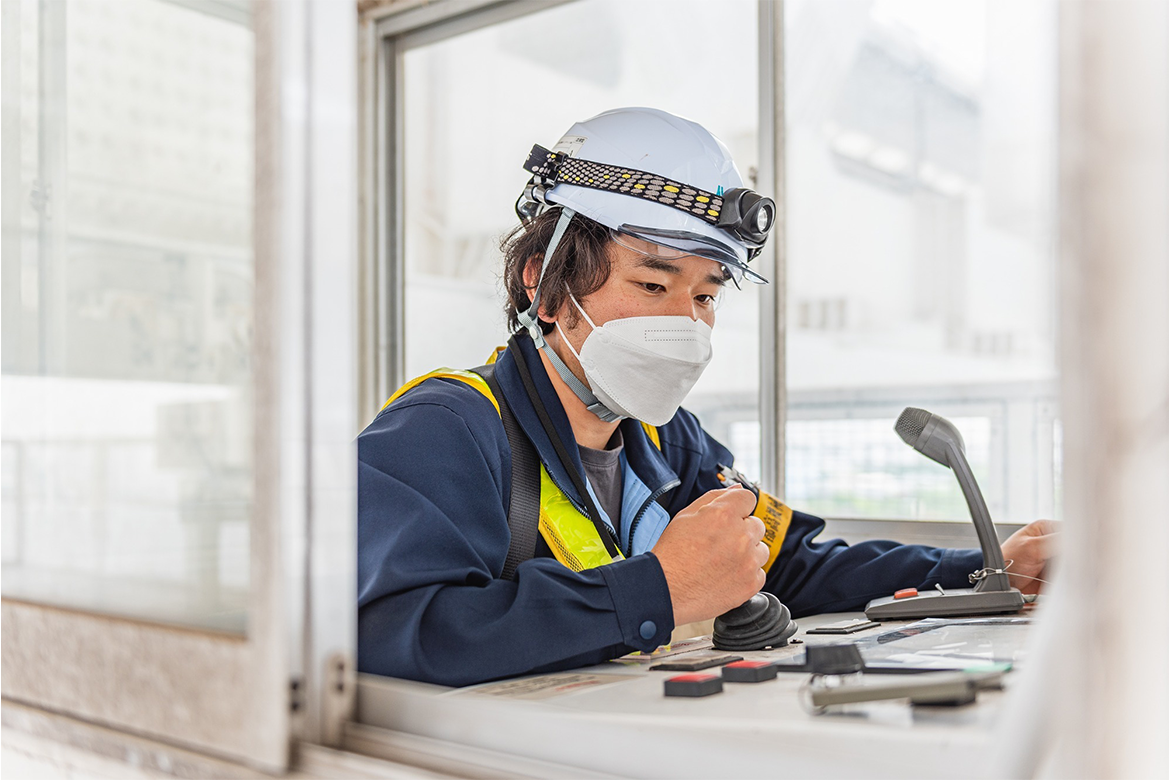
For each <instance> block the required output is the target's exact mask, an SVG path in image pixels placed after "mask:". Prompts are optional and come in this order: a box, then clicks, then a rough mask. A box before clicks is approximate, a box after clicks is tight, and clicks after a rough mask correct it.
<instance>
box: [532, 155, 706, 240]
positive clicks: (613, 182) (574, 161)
mask: <svg viewBox="0 0 1170 780" xmlns="http://www.w3.org/2000/svg"><path fill="white" fill-rule="evenodd" d="M524 169H525V170H526V171H529V172H531V173H533V174H534V175H536V176H539V177H541V178H544V179H549V180H551V181H554V182H556V183H558V184H572V185H575V186H577V187H588V188H589V189H594V190H606V191H607V192H617V193H621V194H622V195H630V196H632V197H635V198H643V199H645V200H652V201H654V202H655V203H661V204H663V205H666V206H670V207H672V208H676V209H679V210H680V211H685V212H686V213H688V214H691V215H693V216H695V217H698V218H699V219H701V220H703V221H704V222H707V223H709V224H711V225H718V224H719V214H720V213H721V212H722V210H723V193H722V192H719V193H714V192H707V191H706V190H701V189H699V188H698V187H692V186H691V185H689V184H685V183H683V182H678V181H674V180H673V179H668V178H666V177H665V176H659V175H658V174H656V173H649V172H647V171H639V170H637V169H636V168H624V167H622V166H620V165H607V164H606V163H599V162H593V161H592V160H581V159H578V158H576V157H570V156H569V155H567V154H562V153H560V152H550V151H549V150H548V149H545V148H544V147H543V146H541V145H539V144H537V145H535V146H533V147H532V151H531V152H530V153H529V155H528V160H527V161H526V162H525V163H524Z"/></svg>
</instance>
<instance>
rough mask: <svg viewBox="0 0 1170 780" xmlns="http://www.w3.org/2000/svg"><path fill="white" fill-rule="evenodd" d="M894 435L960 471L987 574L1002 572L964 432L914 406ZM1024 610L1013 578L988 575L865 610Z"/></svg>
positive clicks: (904, 613) (891, 614)
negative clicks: (968, 584) (966, 584)
mask: <svg viewBox="0 0 1170 780" xmlns="http://www.w3.org/2000/svg"><path fill="white" fill-rule="evenodd" d="M894 430H895V431H897V433H898V435H899V436H900V437H902V441H904V442H906V443H907V444H909V445H910V446H911V447H913V448H914V449H916V450H918V451H919V452H921V453H922V454H923V455H925V456H926V457H928V458H930V459H931V460H933V461H935V462H936V463H941V464H942V465H944V466H946V467H947V468H949V469H951V470H952V471H954V472H955V477H956V478H957V479H958V480H959V487H960V489H962V491H963V498H965V499H966V500H967V508H968V509H969V510H970V511H971V520H972V521H973V522H974V523H975V534H976V535H977V536H978V537H979V547H980V548H981V549H982V551H983V569H984V572H986V571H987V570H991V571H993V572H1002V571H1003V551H1002V550H1001V549H1000V547H999V538H998V537H997V536H996V535H995V525H993V524H992V522H991V514H990V513H989V512H988V511H987V502H985V501H984V500H983V494H982V493H981V492H980V491H979V485H978V484H977V483H976V482H975V475H974V474H972V473H971V466H970V465H969V464H968V463H967V451H966V447H964V446H963V437H962V436H961V435H960V434H959V430H958V429H957V428H956V427H955V426H954V425H953V424H952V423H951V421H950V420H947V419H945V418H943V417H939V416H938V415H937V414H931V413H930V412H928V411H926V410H925V409H915V408H913V407H909V408H907V409H905V410H904V411H903V412H902V414H901V416H899V417H898V421H897V422H896V423H895V424H894ZM1023 606H1024V597H1023V596H1022V595H1021V594H1020V592H1019V591H1018V590H1016V589H1015V588H1013V587H1012V586H1011V584H1010V583H1009V582H1008V575H1007V574H995V573H984V574H983V575H982V577H981V578H980V579H979V580H978V582H977V583H976V584H975V587H974V588H971V589H963V590H954V589H952V590H949V591H945V592H944V591H942V589H941V588H940V589H939V592H938V593H930V594H926V593H924V594H920V595H918V596H913V597H910V598H905V597H904V596H899V597H885V598H880V599H874V600H873V601H871V602H870V603H869V605H868V606H867V607H866V608H865V614H866V616H867V617H868V618H869V619H870V620H896V619H906V618H922V617H950V616H961V615H978V614H996V613H1004V612H1016V611H1019V610H1020V609H1021V608H1022V607H1023Z"/></svg>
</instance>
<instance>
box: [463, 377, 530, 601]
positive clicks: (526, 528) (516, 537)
mask: <svg viewBox="0 0 1170 780" xmlns="http://www.w3.org/2000/svg"><path fill="white" fill-rule="evenodd" d="M471 370H472V371H473V372H475V373H476V374H479V375H480V376H481V377H483V379H484V381H485V382H487V384H488V387H489V388H491V391H492V395H493V396H495V398H496V403H498V404H499V405H500V419H501V420H502V421H503V423H504V433H506V434H508V447H509V449H511V450H512V498H511V501H510V502H509V503H508V531H509V532H510V533H511V535H512V540H511V542H509V544H508V557H507V558H506V559H505V560H504V571H503V573H502V574H501V575H500V576H501V577H503V578H504V579H505V580H514V579H516V567H517V566H519V565H520V564H522V563H524V561H526V560H528V559H529V558H532V557H533V556H535V555H536V534H537V530H538V526H539V524H540V459H539V458H538V457H537V455H536V448H535V447H533V446H532V442H530V441H529V440H528V437H527V436H525V435H524V431H522V430H520V424H519V423H518V422H516V416H515V415H513V414H512V410H511V408H509V407H508V402H507V400H506V399H505V398H504V394H503V392H501V391H500V384H499V382H497V381H496V367H495V365H494V364H489V365H486V366H480V367H479V368H473V369H471Z"/></svg>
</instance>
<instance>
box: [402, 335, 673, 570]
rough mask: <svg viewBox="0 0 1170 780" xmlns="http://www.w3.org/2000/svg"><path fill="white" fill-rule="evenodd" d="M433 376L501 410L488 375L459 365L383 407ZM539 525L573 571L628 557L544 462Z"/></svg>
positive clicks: (653, 433)
mask: <svg viewBox="0 0 1170 780" xmlns="http://www.w3.org/2000/svg"><path fill="white" fill-rule="evenodd" d="M503 349H504V348H503V347H500V348H499V349H497V350H496V351H495V352H494V353H493V354H492V356H491V357H490V358H488V363H489V364H490V363H494V362H496V358H497V357H499V355H500V354H501V352H502V351H503ZM432 377H440V378H445V379H454V380H456V381H459V382H463V383H464V384H466V385H469V386H471V387H473V388H475V389H476V390H478V391H479V392H481V393H483V395H484V397H486V398H487V399H488V400H489V401H491V402H492V406H494V407H495V408H496V413H497V414H498V413H499V411H500V404H499V402H498V401H497V400H496V398H495V396H494V395H492V391H491V388H490V387H488V383H487V382H486V381H484V378H483V377H481V376H480V375H479V374H477V373H475V372H474V371H463V370H460V369H456V368H438V369H435V370H434V371H431V372H430V373H429V374H424V375H422V376H420V377H417V378H416V379H412V380H410V381H409V382H407V383H406V384H404V385H403V386H402V387H400V388H398V390H397V391H395V393H394V395H392V396H390V399H389V400H388V401H386V403H385V404H384V405H383V406H382V408H383V409H385V408H386V407H387V406H389V405H390V404H391V403H393V402H394V401H396V400H397V399H398V398H401V397H402V396H403V395H404V394H405V393H406V392H407V391H409V390H411V389H413V388H415V387H417V386H418V385H420V384H422V383H423V382H425V381H426V380H428V379H430V378H432ZM642 428H643V429H644V430H645V431H646V435H647V436H649V437H650V441H652V442H654V446H655V447H657V448H658V449H662V443H661V442H660V441H659V439H658V429H657V428H655V427H654V426H653V425H647V424H646V423H642ZM537 527H538V529H539V531H540V535H541V536H542V537H544V541H545V542H546V543H548V547H549V549H550V550H552V554H553V556H555V557H556V559H557V560H558V561H560V562H561V563H563V564H564V565H565V566H568V567H569V568H570V569H572V570H573V571H582V570H584V569H592V568H595V567H597V566H604V565H605V564H607V563H613V562H614V561H620V560H622V559H623V558H624V556H623V555H622V554H621V552H620V551H619V552H618V554H617V557H616V558H614V557H611V556H610V554H609V551H608V550H606V549H605V542H603V541H602V540H601V536H600V534H598V533H597V528H596V527H594V525H593V521H592V520H590V519H589V518H588V517H587V516H585V515H583V514H581V512H580V511H579V510H578V509H577V507H576V506H575V505H574V504H573V502H572V501H571V500H570V499H569V497H568V496H566V495H565V494H564V492H563V491H562V490H561V489H560V488H559V487H557V485H556V483H555V482H553V481H552V477H550V476H549V473H548V469H546V468H545V467H544V464H543V463H541V464H540V521H539V525H538V526H537Z"/></svg>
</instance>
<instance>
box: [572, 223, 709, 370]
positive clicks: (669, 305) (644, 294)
mask: <svg viewBox="0 0 1170 780" xmlns="http://www.w3.org/2000/svg"><path fill="white" fill-rule="evenodd" d="M627 240H628V241H630V242H631V245H632V246H637V245H640V244H643V243H645V242H639V241H637V239H631V238H627ZM644 248H645V249H646V250H647V251H648V252H653V248H654V246H653V245H652V244H645V247H644ZM610 257H611V260H612V265H611V266H610V274H609V279H608V280H606V282H605V284H604V285H602V286H601V288H600V289H598V290H597V291H596V292H594V293H592V294H591V295H588V296H586V297H585V298H583V299H581V300H580V301H579V303H580V304H581V308H583V309H584V310H585V311H586V312H587V313H588V314H589V316H590V317H591V318H592V319H593V322H594V323H595V324H596V325H597V326H598V327H601V326H602V325H604V324H605V323H607V322H609V321H610V320H616V319H622V318H625V317H649V316H657V315H675V316H680V315H681V316H684V317H690V318H691V319H692V320H703V322H705V323H707V324H708V325H711V326H714V325H715V303H716V300H717V299H718V297H719V293H720V291H721V290H722V289H723V284H724V273H723V266H721V265H720V264H719V263H717V262H715V261H714V260H708V259H706V258H703V257H694V256H690V255H688V256H686V257H680V258H676V259H666V258H663V257H658V256H654V255H652V254H644V253H642V252H639V251H636V250H635V249H633V248H630V247H626V246H622V245H621V244H618V243H611V244H610ZM549 319H554V320H555V321H558V322H559V323H560V326H561V330H563V331H564V332H565V335H566V336H568V338H569V340H570V341H572V343H573V347H574V348H576V349H577V350H578V351H580V349H581V345H582V344H583V343H584V342H585V338H586V337H587V336H588V335H589V332H590V327H589V323H588V322H586V321H585V318H584V317H581V316H580V314H579V312H578V311H577V308H576V307H575V306H573V303H572V301H566V302H565V304H564V305H563V306H562V307H561V310H560V311H559V312H557V314H556V317H555V318H549ZM554 332H555V331H554Z"/></svg>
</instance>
